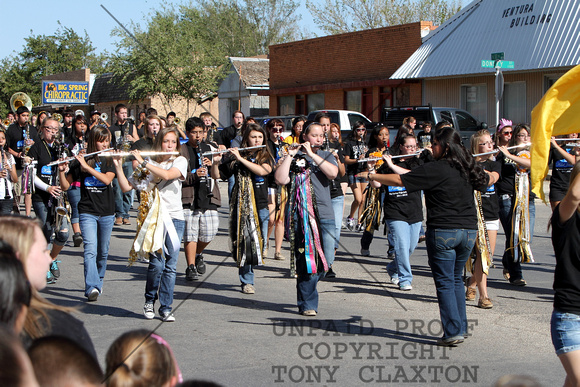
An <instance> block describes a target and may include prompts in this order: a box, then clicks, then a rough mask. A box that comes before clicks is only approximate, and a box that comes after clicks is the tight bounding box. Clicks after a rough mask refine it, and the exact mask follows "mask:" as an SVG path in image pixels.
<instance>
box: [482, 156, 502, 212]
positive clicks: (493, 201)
mask: <svg viewBox="0 0 580 387" xmlns="http://www.w3.org/2000/svg"><path fill="white" fill-rule="evenodd" d="M480 164H481V166H482V167H483V169H485V170H486V171H489V172H497V173H498V174H499V175H500V177H501V164H500V163H498V162H497V161H493V160H486V161H484V162H483V163H480ZM496 184H497V182H496ZM481 204H482V206H483V217H484V219H485V220H486V221H491V220H497V219H499V202H498V200H497V191H496V189H495V184H493V185H491V186H488V187H487V189H486V190H485V192H482V193H481Z"/></svg>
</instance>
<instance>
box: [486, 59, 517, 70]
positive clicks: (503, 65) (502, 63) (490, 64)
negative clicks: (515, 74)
mask: <svg viewBox="0 0 580 387" xmlns="http://www.w3.org/2000/svg"><path fill="white" fill-rule="evenodd" d="M514 65H515V63H514V61H511V60H498V61H495V60H487V59H482V60H481V67H483V68H486V69H494V68H496V67H497V68H500V69H513V68H514Z"/></svg>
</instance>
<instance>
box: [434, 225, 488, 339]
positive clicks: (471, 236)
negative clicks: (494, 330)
mask: <svg viewBox="0 0 580 387" xmlns="http://www.w3.org/2000/svg"><path fill="white" fill-rule="evenodd" d="M476 236H477V230H465V229H449V230H447V229H432V228H427V233H426V235H425V237H426V242H427V256H428V257H429V266H430V267H431V273H433V281H434V282H435V289H436V290H437V301H438V303H439V313H440V316H441V324H442V326H443V339H448V338H463V335H464V334H465V333H466V332H467V315H466V312H465V290H464V287H463V280H462V278H461V275H462V274H463V268H464V266H465V262H466V261H467V259H468V258H469V254H470V253H471V250H473V245H474V244H475V238H476Z"/></svg>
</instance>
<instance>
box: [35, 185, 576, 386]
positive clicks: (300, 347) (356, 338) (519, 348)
mask: <svg viewBox="0 0 580 387" xmlns="http://www.w3.org/2000/svg"><path fill="white" fill-rule="evenodd" d="M226 187H227V186H226V184H225V183H222V184H221V188H222V191H223V193H224V194H223V195H222V198H223V203H225V202H226V198H227V191H226ZM351 201H352V196H351V195H347V202H348V204H347V208H349V204H350V202H351ZM536 208H537V209H536V228H535V236H534V241H533V251H534V254H535V258H536V263H534V264H526V265H524V277H525V278H526V280H527V281H528V286H526V287H514V286H511V285H509V284H508V283H507V282H506V281H505V280H504V279H503V276H502V268H501V254H502V253H503V243H504V237H503V234H500V235H499V236H498V241H497V246H496V254H495V261H496V263H497V264H498V266H497V267H496V268H495V269H491V272H490V277H489V281H488V286H489V294H490V297H491V298H492V300H493V303H494V307H493V309H489V310H483V309H479V308H477V306H476V305H477V303H476V302H468V303H467V316H468V319H469V320H470V332H469V333H470V336H469V338H468V339H467V340H466V341H465V342H464V343H463V344H460V345H459V346H458V347H454V348H443V347H438V346H436V345H434V344H435V340H436V339H437V338H438V337H440V336H441V334H442V333H441V326H440V322H439V309H438V307H437V299H436V296H435V288H434V285H433V280H432V278H431V273H430V270H429V267H428V265H427V255H426V251H425V244H424V243H422V244H419V246H418V248H417V250H416V252H415V253H414V254H413V256H412V257H411V263H412V265H413V274H414V281H413V290H412V291H410V292H402V291H399V290H398V287H396V286H394V285H391V284H390V282H389V277H388V275H387V273H386V270H385V266H386V264H387V262H389V261H388V260H387V259H386V247H385V246H386V238H385V237H384V236H383V235H382V229H381V230H380V231H379V232H377V233H376V235H375V240H374V241H373V244H372V246H371V256H370V257H361V256H360V254H359V252H360V242H359V241H360V236H361V234H360V233H354V232H350V231H344V230H343V234H342V240H341V244H342V246H341V248H340V249H339V252H338V255H337V257H336V263H335V265H334V266H333V268H334V269H335V271H336V272H337V278H336V279H334V280H325V281H323V282H321V283H320V284H319V292H320V303H319V313H318V316H317V317H315V318H306V317H303V316H301V315H299V314H298V313H297V307H296V288H295V280H294V279H293V278H290V277H289V251H288V243H287V242H284V246H283V254H284V255H285V256H286V258H287V259H286V260H285V261H275V260H272V259H267V260H266V264H265V265H264V266H262V267H260V268H258V269H257V270H256V282H255V287H256V294H254V295H245V294H242V293H241V291H240V284H239V279H238V274H237V268H236V266H235V262H234V261H233V260H232V258H231V257H230V254H229V242H228V237H227V216H228V212H229V211H228V208H227V207H222V208H221V209H220V226H221V227H220V231H219V234H218V237H217V238H216V239H215V240H214V241H213V242H212V243H211V244H210V245H209V248H208V249H207V251H206V254H205V258H206V262H207V264H208V270H207V273H206V274H205V275H203V276H201V277H200V280H199V281H195V282H187V281H185V276H184V272H185V266H186V265H185V258H184V255H183V252H182V253H181V256H180V260H179V263H178V277H177V283H176V287H175V301H174V305H173V306H174V313H175V316H176V322H174V323H162V322H161V320H159V319H158V318H156V319H155V320H146V319H145V318H144V317H143V313H142V308H143V304H144V295H143V294H144V290H145V272H146V267H147V266H146V264H144V263H137V264H135V265H134V266H132V267H127V256H128V252H129V248H130V244H131V242H132V240H133V237H134V234H135V218H134V215H135V212H134V211H133V213H132V216H133V218H132V219H131V221H132V223H133V225H132V226H116V227H115V229H114V231H113V238H112V240H111V249H110V257H109V264H108V267H107V275H106V278H105V287H104V289H103V291H104V292H103V294H102V295H101V296H100V297H99V299H98V301H97V302H94V303H87V302H86V301H85V298H84V296H83V288H84V281H83V265H82V248H74V247H72V243H70V246H67V247H65V249H64V250H63V253H62V254H61V256H60V259H61V260H62V263H61V271H62V275H61V278H60V279H59V280H58V281H57V283H56V284H54V285H49V286H48V287H47V289H46V290H45V291H44V293H45V295H46V296H47V298H48V299H50V300H52V301H54V302H56V303H59V304H64V305H69V306H77V307H80V313H79V318H81V319H82V320H83V321H84V322H85V325H86V327H87V329H88V331H89V333H90V334H91V336H92V338H93V341H94V344H95V347H96V350H97V353H98V355H99V359H100V362H101V365H103V366H104V358H105V354H106V351H107V349H108V347H109V345H110V344H111V342H112V341H113V340H114V339H115V338H116V337H118V336H119V335H120V334H121V333H123V332H125V331H127V330H131V329H137V328H145V329H150V330H155V331H157V333H158V334H160V335H161V336H163V337H164V338H165V339H166V340H167V341H168V342H169V343H170V344H171V346H172V348H173V350H174V352H175V356H176V358H177V360H178V362H179V365H180V367H181V370H182V372H183V374H184V378H185V379H205V380H211V381H214V382H217V383H219V384H222V385H224V386H271V385H282V384H283V385H294V384H295V385H325V386H329V385H333V386H359V385H365V384H370V385H377V384H381V385H385V384H392V385H401V384H405V385H410V386H413V385H441V386H449V385H453V386H459V385H481V386H490V385H493V383H494V382H495V381H496V380H497V379H498V378H499V377H500V376H502V375H505V374H514V373H515V374H527V375H531V376H533V377H534V378H536V379H537V380H538V381H540V382H541V383H542V384H543V385H545V386H551V385H562V384H563V382H564V378H565V373H564V370H563V368H562V366H561V365H560V362H559V361H558V359H557V357H556V355H555V354H554V349H553V347H552V343H551V340H550V328H549V321H550V315H551V312H552V300H553V292H552V289H551V286H552V280H553V270H554V266H555V260H554V257H553V250H552V247H551V241H550V238H549V234H548V233H547V231H546V225H547V222H548V218H549V216H550V214H551V211H550V208H549V206H544V205H542V204H540V203H539V201H536ZM271 243H272V244H273V241H272V242H271ZM270 251H272V249H271V250H270ZM272 255H273V253H271V256H272Z"/></svg>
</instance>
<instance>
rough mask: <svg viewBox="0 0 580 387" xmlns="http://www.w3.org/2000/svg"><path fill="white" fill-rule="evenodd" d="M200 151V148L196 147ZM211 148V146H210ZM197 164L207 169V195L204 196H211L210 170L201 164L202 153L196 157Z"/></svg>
mask: <svg viewBox="0 0 580 387" xmlns="http://www.w3.org/2000/svg"><path fill="white" fill-rule="evenodd" d="M198 149H199V150H200V151H201V148H198ZM210 149H211V148H210ZM198 162H199V165H200V167H201V168H205V169H206V171H207V174H206V176H205V186H206V188H207V195H206V197H208V198H213V192H212V187H211V183H212V182H211V176H210V172H209V168H208V167H207V166H204V165H203V155H200V158H199V159H198Z"/></svg>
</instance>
